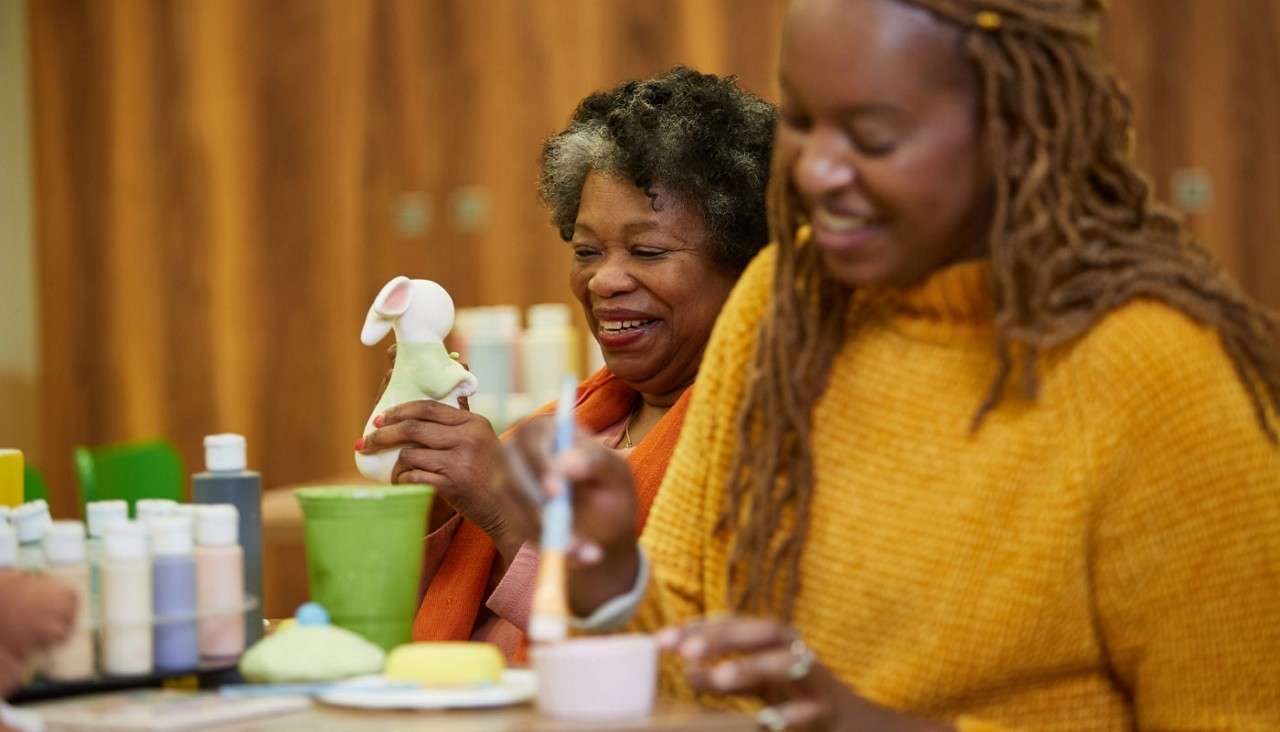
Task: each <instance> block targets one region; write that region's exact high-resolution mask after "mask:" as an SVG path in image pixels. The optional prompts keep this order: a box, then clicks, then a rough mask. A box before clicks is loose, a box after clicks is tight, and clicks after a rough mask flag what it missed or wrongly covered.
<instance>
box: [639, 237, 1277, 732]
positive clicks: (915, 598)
mask: <svg viewBox="0 0 1280 732" xmlns="http://www.w3.org/2000/svg"><path fill="white" fill-rule="evenodd" d="M775 255H776V252H775V251H774V250H773V249H768V250H766V251H765V252H764V253H763V254H762V255H761V256H760V257H758V258H757V260H756V261H755V262H754V263H753V264H752V266H751V267H750V268H749V269H748V271H747V272H746V273H745V275H744V276H743V278H742V280H741V282H740V283H739V285H738V287H737V288H736V290H735V291H734V293H733V295H732V297H731V298H730V300H729V303H728V304H727V306H726V308H725V310H724V312H723V314H722V315H721V316H720V320H719V322H718V323H717V325H716V328H715V332H714V334H713V336H712V340H711V344H710V345H709V347H708V350H707V353H706V357H705V359H704V361H703V364H702V370H701V373H700V375H699V376H698V382H697V389H696V391H695V395H694V399H693V403H692V406H691V408H690V412H689V416H688V419H687V421H686V423H685V426H684V431H683V434H682V436H681V440H680V444H679V447H678V448H677V450H676V453H675V456H674V457H673V460H672V463H671V467H670V468H669V470H668V473H667V476H666V480H665V482H664V483H663V487H662V489H661V491H660V492H659V494H658V498H657V500H656V502H655V503H654V506H653V511H652V513H651V514H650V518H649V521H648V524H647V528H646V530H645V533H644V536H643V538H642V544H643V546H644V547H645V550H646V552H647V554H648V556H649V557H650V559H651V561H652V564H653V568H654V572H653V576H654V580H653V585H651V587H650V591H649V593H648V595H647V597H646V599H645V601H644V603H643V604H642V606H641V608H640V611H639V614H638V615H637V618H636V621H635V622H636V624H637V625H638V626H639V627H641V628H643V629H649V630H651V629H655V628H657V627H659V626H661V625H664V624H667V623H673V622H678V621H681V620H685V619H689V618H691V617H695V616H699V615H703V614H706V613H714V612H717V611H723V610H725V609H726V605H725V579H726V574H725V560H726V552H727V544H726V542H725V541H724V540H721V539H717V538H716V537H715V536H714V532H713V531H712V526H713V524H714V522H715V520H716V517H717V516H718V515H719V511H720V506H721V498H722V495H723V486H724V482H725V476H726V474H727V472H728V469H729V465H730V461H731V457H732V453H733V451H734V448H735V446H736V444H737V435H736V433H735V425H734V420H735V415H736V411H737V409H738V406H739V403H740V400H741V399H742V396H743V391H744V387H745V384H746V372H747V368H748V365H749V364H750V362H751V359H752V355H753V353H754V348H755V338H756V327H757V324H758V323H759V321H760V319H761V317H762V316H763V314H764V313H765V310H766V306H767V302H768V299H769V290H770V282H771V278H772V272H773V264H774V258H775ZM987 271H988V270H987V268H986V265H985V264H983V263H969V264H963V265H958V266H956V267H953V268H950V269H948V270H946V271H944V272H941V273H939V274H937V275H935V276H934V277H933V278H932V279H931V280H929V281H928V282H926V283H925V284H924V285H922V286H921V287H919V288H917V289H915V290H913V291H910V292H905V293H899V294H897V295H896V296H892V297H890V298H889V299H888V301H887V302H886V301H885V300H883V299H881V300H877V305H875V307H876V308H877V310H876V312H877V313H878V315H877V316H876V317H875V319H874V321H873V323H872V324H871V325H870V326H866V327H864V328H863V329H861V330H859V331H858V332H857V333H856V334H855V335H853V336H851V337H850V339H849V340H848V342H847V343H846V344H845V346H844V348H843V350H842V351H841V352H840V354H839V356H838V358H837V360H836V362H835V365H834V368H833V371H832V374H831V380H830V385H829V387H828V389H827V392H826V394H825V396H824V397H823V398H822V400H821V401H820V402H819V403H818V405H817V406H816V408H815V412H814V423H815V424H814V432H813V445H814V449H815V460H816V464H815V471H816V475H817V486H816V490H815V493H814V496H813V513H812V515H813V519H812V521H813V523H812V526H811V528H810V531H809V536H808V541H807V543H806V546H805V550H804V554H803V557H802V560H801V561H802V572H801V577H802V583H803V584H802V589H801V591H800V594H799V596H798V598H797V601H796V606H795V607H796V611H795V618H794V622H795V625H796V626H797V627H798V628H799V630H800V632H801V633H802V634H803V636H804V638H805V640H806V641H807V642H808V643H809V644H810V645H811V646H812V647H813V649H814V651H815V652H816V653H817V655H818V657H819V658H820V659H821V660H822V661H823V662H824V663H825V664H827V665H828V666H829V667H830V668H831V669H832V670H833V671H834V672H835V673H836V674H837V675H839V677H840V678H842V679H843V680H844V681H845V682H846V683H848V684H849V685H850V686H852V687H853V688H854V689H856V690H857V691H858V692H860V693H861V694H862V695H864V696H865V697H867V698H869V699H871V700H873V701H876V702H879V703H881V704H885V705H887V706H890V707H893V708H896V709H899V710H903V711H906V712H909V713H911V714H914V715H916V716H921V717H927V718H933V719H937V720H946V721H950V722H953V723H956V724H957V725H958V726H959V727H960V728H961V729H967V730H988V729H992V730H994V729H1020V730H1121V729H1134V728H1140V729H1161V730H1173V729H1178V730H1182V729H1280V451H1278V450H1277V448H1276V446H1275V445H1273V444H1272V443H1271V442H1269V441H1268V440H1267V438H1266V437H1265V436H1264V434H1263V432H1262V431H1261V430H1260V429H1259V425H1258V422H1257V421H1256V419H1255V416H1254V413H1253V411H1252V406H1251V403H1250V401H1249V400H1248V399H1247V397H1246V395H1245V392H1244V389H1243V388H1242V386H1241V384H1240V382H1239V380H1238V379H1237V377H1236V374H1235V372H1234V370H1233V368H1232V366H1231V364H1230V362H1229V361H1228V359H1227V358H1226V357H1225V356H1224V354H1223V352H1222V349H1221V348H1220V346H1219V344H1218V340H1217V338H1216V336H1215V334H1214V333H1213V332H1212V331H1210V330H1208V329H1206V328H1203V327H1201V326H1199V325H1197V324H1195V323H1193V322H1192V321H1190V320H1189V319H1187V318H1186V317H1184V316H1183V315H1181V314H1180V313H1179V312H1177V311H1175V310H1172V309H1170V308H1169V307H1166V306H1164V305H1161V304H1157V303H1151V302H1138V303H1134V304H1131V305H1129V306H1127V307H1125V308H1123V309H1122V310H1120V311H1118V312H1115V313H1113V314H1112V315H1110V316H1109V317H1107V318H1106V319H1105V320H1103V321H1102V322H1101V323H1099V324H1098V325H1097V326H1095V327H1094V328H1093V329H1092V330H1091V331H1090V332H1089V333H1088V334H1086V336H1085V337H1083V338H1081V339H1079V340H1078V341H1077V342H1075V343H1073V344H1071V345H1070V346H1069V347H1066V348H1063V349H1062V350H1061V351H1060V352H1058V353H1055V354H1052V355H1051V356H1050V357H1049V358H1047V359H1045V360H1044V363H1043V367H1042V369H1041V390H1040V396H1039V399H1038V400H1037V401H1036V402H1034V403H1031V402H1029V401H1028V400H1026V399H1024V398H1022V397H1020V396H1019V395H1018V393H1017V390H1015V389H1013V388H1011V389H1010V392H1009V396H1008V397H1006V399H1005V401H1004V402H1002V404H1001V405H1000V407H999V408H998V409H997V410H996V411H995V412H993V413H992V414H991V415H990V416H989V417H988V418H987V420H986V422H985V423H984V424H983V425H982V428H981V429H980V430H979V431H978V432H977V433H976V434H971V433H970V431H969V424H970V420H971V419H972V417H973V415H974V412H975V409H976V408H977V406H978V404H979V402H980V401H981V399H982V396H983V395H984V393H985V390H986V389H987V387H988V385H989V384H990V383H991V380H992V378H993V376H994V375H995V372H996V360H995V357H994V355H993V354H994V347H993V341H992V328H991V322H992V313H991V305H990V298H989V295H988V288H987V284H986V283H987ZM675 663H676V662H675V661H673V660H671V659H668V660H666V661H664V664H665V665H664V669H663V685H664V688H665V689H666V690H667V691H668V692H674V693H676V694H689V693H690V692H689V690H688V688H687V686H685V684H684V683H683V681H682V679H681V677H680V675H679V673H678V669H677V668H676V666H675ZM708 701H713V700H710V699H708ZM713 703H716V702H714V701H713ZM718 703H725V702H724V701H723V700H721V701H719V702H718Z"/></svg>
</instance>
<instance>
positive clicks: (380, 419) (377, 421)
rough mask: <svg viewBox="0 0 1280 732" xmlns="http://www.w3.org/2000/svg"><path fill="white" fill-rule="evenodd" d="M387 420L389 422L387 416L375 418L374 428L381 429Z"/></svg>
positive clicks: (382, 415)
mask: <svg viewBox="0 0 1280 732" xmlns="http://www.w3.org/2000/svg"><path fill="white" fill-rule="evenodd" d="M386 420H387V415H385V414H379V415H378V416H376V417H374V418H373V426H374V427H381V426H382V423H383V422H385V421H386Z"/></svg>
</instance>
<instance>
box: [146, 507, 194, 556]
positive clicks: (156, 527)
mask: <svg viewBox="0 0 1280 732" xmlns="http://www.w3.org/2000/svg"><path fill="white" fill-rule="evenodd" d="M147 529H148V530H149V531H150V532H151V553H152V554H154V555H156V556H158V557H159V556H166V557H170V556H182V555H184V554H190V553H191V552H192V551H194V545H193V543H192V541H191V522H190V521H188V520H187V519H185V518H183V517H182V516H159V517H157V518H153V519H151V521H150V522H149V523H147Z"/></svg>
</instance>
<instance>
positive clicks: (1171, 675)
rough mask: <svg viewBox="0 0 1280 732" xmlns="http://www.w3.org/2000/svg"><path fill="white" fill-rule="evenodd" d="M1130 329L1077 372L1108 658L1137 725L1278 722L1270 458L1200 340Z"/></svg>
mask: <svg viewBox="0 0 1280 732" xmlns="http://www.w3.org/2000/svg"><path fill="white" fill-rule="evenodd" d="M1142 307H1149V308H1160V307H1162V306H1157V305H1154V304H1152V305H1150V306H1145V305H1144V306H1142ZM1130 320H1131V321H1132V322H1130V323H1128V324H1127V325H1125V324H1123V323H1122V324H1120V325H1125V327H1123V328H1120V327H1119V326H1116V327H1113V328H1111V330H1112V331H1113V332H1112V333H1110V334H1109V335H1108V334H1107V333H1106V332H1105V331H1106V330H1107V326H1106V324H1104V325H1103V326H1102V327H1101V330H1103V331H1104V332H1103V333H1102V334H1100V337H1099V339H1098V340H1100V341H1102V343H1101V345H1102V346H1103V347H1102V348H1099V349H1096V350H1095V352H1094V353H1093V354H1092V355H1089V356H1088V357H1089V358H1092V359H1093V361H1092V363H1091V364H1090V365H1089V366H1087V367H1086V368H1083V369H1081V373H1082V374H1084V377H1083V378H1082V379H1081V382H1082V383H1081V385H1082V387H1083V388H1082V398H1086V399H1092V400H1095V404H1110V405H1111V409H1110V411H1109V415H1108V416H1107V417H1106V419H1105V420H1099V422H1100V423H1099V424H1094V425H1088V426H1087V427H1088V428H1089V429H1090V432H1091V434H1092V439H1091V442H1093V444H1094V448H1093V449H1092V450H1091V454H1092V455H1093V456H1094V461H1095V465H1094V469H1095V470H1096V472H1097V475H1098V476H1099V480H1098V491H1099V493H1098V495H1097V496H1096V509H1095V512H1094V514H1095V520H1094V524H1093V527H1092V537H1091V542H1090V545H1091V547H1092V552H1091V554H1092V556H1091V557H1090V565H1091V579H1092V582H1093V585H1094V588H1093V592H1094V597H1095V612H1096V614H1097V622H1098V626H1099V633H1100V634H1101V636H1102V641H1103V644H1104V648H1105V651H1106V654H1107V657H1108V660H1109V662H1110V664H1111V666H1112V668H1113V671H1114V674H1115V677H1116V679H1117V681H1118V683H1119V684H1120V685H1122V686H1123V687H1124V688H1125V690H1126V691H1127V692H1128V693H1129V694H1130V695H1132V699H1133V706H1134V714H1135V721H1136V723H1137V726H1138V728H1140V729H1161V730H1183V729H1276V728H1280V452H1278V450H1277V447H1276V444H1275V443H1274V442H1272V441H1271V440H1270V439H1269V438H1268V436H1267V435H1266V433H1265V432H1264V431H1263V429H1262V427H1261V425H1260V424H1259V421H1258V418H1257V415H1256V413H1255V411H1254V409H1253V405H1252V402H1251V401H1250V399H1249V398H1248V395H1247V394H1246V392H1245V389H1244V387H1243V385H1242V384H1241V382H1240V379H1239V378H1238V376H1237V375H1236V372H1235V370H1234V368H1233V366H1232V365H1231V364H1230V362H1229V361H1228V359H1227V358H1226V356H1225V354H1224V352H1223V350H1222V348H1221V346H1220V345H1219V342H1218V339H1217V337H1216V335H1215V334H1214V333H1213V332H1212V331H1210V330H1208V329H1206V328H1202V327H1199V326H1197V325H1194V324H1192V323H1191V322H1190V321H1188V320H1186V319H1185V318H1183V317H1182V316H1180V315H1178V314H1176V313H1173V312H1172V311H1166V312H1163V313H1160V312H1154V311H1152V312H1148V313H1146V314H1145V315H1144V316H1143V317H1135V318H1130ZM1091 340H1092V339H1091ZM1271 424H1272V425H1273V426H1274V425H1275V424H1276V422H1275V420H1274V419H1271Z"/></svg>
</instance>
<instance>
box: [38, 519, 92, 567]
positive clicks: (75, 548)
mask: <svg viewBox="0 0 1280 732" xmlns="http://www.w3.org/2000/svg"><path fill="white" fill-rule="evenodd" d="M84 556H85V554H84V524H82V523H80V522H79V521H54V522H53V523H52V524H50V525H49V530H48V531H47V532H45V535H44V557H45V559H46V560H48V562H49V564H78V563H80V562H83V561H84Z"/></svg>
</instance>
